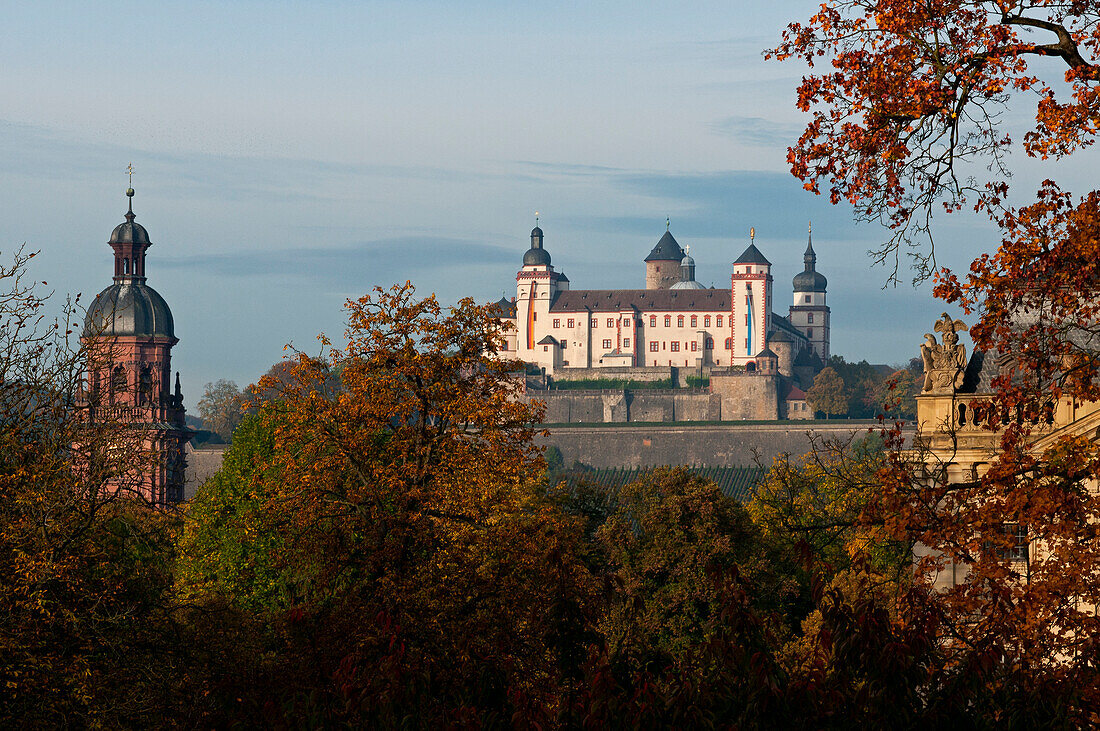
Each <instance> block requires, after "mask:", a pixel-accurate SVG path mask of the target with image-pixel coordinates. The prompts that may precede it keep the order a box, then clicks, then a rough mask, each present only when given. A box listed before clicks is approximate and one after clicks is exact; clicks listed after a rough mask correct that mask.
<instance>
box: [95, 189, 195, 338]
mask: <svg viewBox="0 0 1100 731" xmlns="http://www.w3.org/2000/svg"><path fill="white" fill-rule="evenodd" d="M126 195H127V196H128V197H129V198H130V201H131V203H130V209H129V210H128V211H127V212H126V220H125V221H123V222H122V223H120V224H119V225H118V226H115V229H114V231H112V232H111V239H110V241H108V242H107V243H108V244H109V245H110V246H111V248H112V249H114V251H115V277H114V280H115V281H114V283H113V284H111V286H109V287H107V288H106V289H104V290H103V291H102V292H100V293H99V294H97V295H96V297H95V300H94V301H93V302H92V304H91V306H89V307H88V313H87V315H86V316H85V318H84V337H99V336H109V337H117V336H122V337H126V336H130V337H145V338H152V337H162V338H172V339H173V340H174V339H175V337H176V334H175V324H174V323H173V321H172V311H171V310H170V309H169V308H168V303H167V302H165V301H164V298H163V297H161V296H160V294H159V293H158V292H157V291H156V290H155V289H153V288H152V287H150V286H149V285H148V284H146V283H145V250H146V249H148V248H149V247H150V246H151V245H152V242H150V241H149V232H148V231H146V230H145V227H144V226H142V225H141V224H140V223H137V222H136V221H135V220H134V209H133V197H134V190H133V188H131V189H129V190H127V191H126Z"/></svg>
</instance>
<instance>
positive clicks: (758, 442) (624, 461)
mask: <svg viewBox="0 0 1100 731" xmlns="http://www.w3.org/2000/svg"><path fill="white" fill-rule="evenodd" d="M876 426H877V422H874V421H838V422H836V423H834V424H828V423H815V424H806V423H804V422H800V423H789V422H778V423H774V424H720V425H709V424H707V425H702V424H700V425H692V424H665V425H662V426H631V425H622V426H611V425H609V426H585V427H582V426H554V427H550V435H549V436H548V437H540V438H539V439H538V441H539V443H540V444H543V445H546V446H549V445H554V446H556V447H557V448H558V449H560V450H561V453H562V458H563V459H564V462H565V465H566V466H569V465H572V464H573V462H575V461H578V462H581V463H583V464H586V465H589V466H591V467H651V466H658V465H694V466H704V467H737V466H748V465H752V464H755V462H756V458H757V456H759V458H760V461H761V462H762V464H763V465H764V466H769V465H771V463H772V461H773V460H774V459H775V458H776V456H778V455H780V454H783V453H787V454H791V455H793V456H800V455H803V454H806V453H807V452H809V451H810V435H815V436H818V437H826V438H833V439H848V438H850V437H851V436H852V435H853V434H854V435H856V437H857V438H858V437H860V436H862V435H864V434H866V433H867V430H868V429H870V428H873V427H876Z"/></svg>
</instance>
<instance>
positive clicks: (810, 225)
mask: <svg viewBox="0 0 1100 731" xmlns="http://www.w3.org/2000/svg"><path fill="white" fill-rule="evenodd" d="M813 232H814V222H813V221H810V222H809V223H808V224H806V233H808V234H812V233H813Z"/></svg>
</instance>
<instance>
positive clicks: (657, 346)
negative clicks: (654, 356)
mask: <svg viewBox="0 0 1100 731" xmlns="http://www.w3.org/2000/svg"><path fill="white" fill-rule="evenodd" d="M660 349H661V344H660V343H658V342H657V341H656V340H654V341H653V342H651V343H650V344H649V352H650V353H656V352H657V351H658V350H660Z"/></svg>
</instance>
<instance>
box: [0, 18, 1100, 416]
mask: <svg viewBox="0 0 1100 731" xmlns="http://www.w3.org/2000/svg"><path fill="white" fill-rule="evenodd" d="M815 5H816V3H815V2H804V1H802V0H798V1H797V2H784V3H771V4H763V3H750V2H744V1H737V2H728V0H727V2H656V3H641V4H640V3H636V2H600V3H538V4H527V3H516V2H507V3H505V2H471V3H443V2H417V1H414V0H406V1H404V2H335V1H330V2H314V3H302V2H298V3H295V2H259V1H250V0H248V1H242V0H234V1H233V2H230V3H226V2H217V3H215V2H189V3H149V2H142V3H137V2H115V3H110V4H106V3H88V2H71V3H58V2H48V1H46V2H35V3H18V4H16V3H7V4H5V6H4V7H3V9H0V21H2V22H3V23H4V26H5V27H6V28H7V29H8V30H9V33H8V34H7V37H6V40H5V43H4V44H3V47H2V48H0V65H2V67H3V68H4V70H5V73H4V74H3V75H0V179H2V185H3V190H4V192H5V195H4V196H3V197H2V199H0V221H2V224H0V225H2V236H0V249H2V250H4V251H9V250H10V249H12V248H14V247H16V246H18V245H19V244H21V243H23V242H25V243H26V245H27V246H28V247H30V248H32V249H41V250H42V255H41V257H40V258H38V259H36V260H35V262H36V269H35V275H36V277H37V278H40V279H46V280H48V281H49V282H50V286H51V287H52V288H54V289H55V290H56V291H57V292H58V293H59V294H67V293H76V292H81V293H84V295H83V298H84V301H87V298H88V297H89V296H91V295H94V293H95V292H97V291H99V290H100V289H102V288H103V287H105V286H106V285H107V284H109V282H110V274H111V253H110V249H109V247H107V246H106V243H105V242H106V240H107V238H108V236H109V234H110V231H111V229H112V228H113V227H114V226H115V224H117V223H118V222H120V221H121V220H122V214H123V213H124V212H125V210H126V201H125V197H124V195H123V192H124V190H125V188H126V185H127V183H126V176H125V169H126V165H127V163H130V162H132V163H133V165H134V168H135V170H136V174H135V177H134V187H135V189H136V190H137V197H136V198H135V201H134V209H135V211H136V213H137V216H138V221H139V222H141V223H143V224H144V225H145V226H146V227H147V228H148V230H149V233H150V236H151V238H152V240H153V242H154V246H153V248H152V249H151V250H150V252H149V259H148V273H149V284H150V285H152V286H153V287H155V288H156V289H157V290H158V291H160V292H161V294H163V295H164V297H165V298H166V299H167V301H168V302H169V304H170V305H171V307H172V309H173V312H174V314H175V318H176V329H177V335H178V337H179V338H180V341H181V342H180V344H179V345H178V346H177V347H176V349H175V358H174V366H175V368H176V369H178V370H179V371H180V372H181V373H182V379H183V386H184V392H185V399H186V403H187V404H188V405H189V406H190V408H191V409H192V410H194V404H195V402H196V401H197V399H198V398H199V396H200V395H201V392H202V386H203V384H204V383H205V382H208V381H213V380H215V379H217V378H230V379H233V380H235V381H236V382H237V383H238V384H240V385H242V386H243V385H245V384H247V383H249V382H252V381H254V380H256V379H257V378H258V377H259V376H260V375H261V374H262V373H263V372H264V371H265V370H266V369H267V368H268V367H269V366H270V365H271V364H272V363H273V362H275V361H276V360H278V359H279V358H280V357H281V356H282V353H283V351H282V348H283V345H284V344H286V343H294V344H295V345H296V346H298V347H300V348H302V349H305V350H313V349H315V348H316V341H315V336H316V335H317V333H319V332H322V331H323V332H326V333H329V334H330V335H334V336H337V337H338V336H339V335H340V334H342V332H343V328H344V326H343V313H342V310H341V305H342V303H343V301H344V300H345V299H346V298H348V297H356V296H358V295H360V294H362V293H364V292H367V291H369V290H370V289H371V288H372V287H374V286H375V285H383V286H388V285H390V284H392V283H394V282H396V281H403V280H405V279H410V280H412V281H413V282H414V283H415V284H416V285H417V286H418V288H419V289H420V291H421V292H422V293H424V294H427V293H429V292H436V293H438V295H439V297H440V298H441V300H443V301H444V302H454V301H455V300H457V299H458V298H459V297H461V296H464V295H471V296H473V297H475V298H477V299H479V300H484V301H489V300H496V299H498V298H499V297H500V296H501V293H502V292H508V293H510V294H514V288H515V285H514V276H515V271H516V269H517V268H518V266H519V263H520V259H521V257H522V254H523V250H524V249H525V248H526V246H527V245H528V238H527V237H528V232H529V231H530V229H531V226H532V225H533V223H534V211H536V210H538V211H540V212H541V213H542V219H541V220H542V226H543V228H544V229H545V231H546V246H547V248H548V249H549V251H550V252H551V254H552V255H553V258H554V264H555V265H556V266H557V267H558V269H559V270H561V271H564V272H565V273H566V274H567V275H568V276H569V278H570V280H571V281H572V285H573V287H575V288H609V287H639V286H642V283H643V281H644V280H643V272H644V269H643V264H642V260H643V259H644V257H645V256H646V254H647V253H648V252H649V249H650V248H651V247H652V245H653V244H654V243H655V242H656V240H657V239H658V238H659V237H660V235H661V234H662V233H663V231H664V220H665V217H666V216H669V217H671V219H672V230H673V233H674V234H675V235H676V237H677V238H678V240H679V241H680V242H681V244H689V245H691V247H692V248H691V250H692V255H693V256H694V257H695V258H696V260H697V262H698V271H697V276H698V278H699V279H700V281H703V282H704V283H706V284H708V285H709V284H711V283H714V284H715V285H716V286H723V284H724V283H728V276H729V262H731V261H732V260H733V259H735V258H736V257H737V255H738V254H739V253H740V252H741V251H742V250H743V249H744V247H745V246H746V245H747V243H748V241H747V238H748V230H749V227H750V226H755V227H756V231H757V238H756V243H757V245H758V247H759V248H760V249H761V250H762V251H763V252H764V253H765V255H767V256H768V258H769V259H770V260H771V261H772V262H773V264H774V268H773V274H774V275H775V279H776V290H775V304H776V310H777V311H779V312H785V310H786V306H787V304H788V303H789V300H790V297H791V292H790V280H791V277H793V276H794V274H796V273H797V272H798V271H800V270H801V254H802V251H803V249H804V248H805V242H806V223H807V221H808V220H810V219H812V220H813V222H814V245H815V248H816V249H817V252H818V263H819V266H818V268H819V270H820V271H821V272H823V273H824V274H825V275H826V276H827V277H828V278H829V302H830V305H831V307H832V309H833V350H834V352H836V353H839V354H841V355H844V356H845V357H846V358H848V359H850V360H860V359H863V358H866V359H867V360H870V361H872V362H888V363H896V362H902V361H905V360H907V359H908V358H909V357H911V356H912V355H913V354H915V353H916V352H917V346H918V345H919V343H920V342H921V339H922V334H923V333H924V332H925V331H927V330H928V329H929V326H930V324H931V322H932V320H933V319H934V318H935V317H936V315H937V314H938V313H939V312H940V311H941V310H942V309H943V307H942V305H941V304H938V303H937V302H935V301H934V300H932V298H931V295H930V291H929V288H928V287H922V288H917V289H914V288H912V287H909V286H902V287H898V288H892V289H886V290H884V289H883V288H882V285H883V283H884V282H885V279H886V274H887V273H886V272H885V271H883V270H881V269H872V268H871V267H870V263H869V260H868V258H867V257H866V254H865V252H866V251H867V249H868V248H870V247H871V246H873V245H875V244H876V243H877V242H878V241H879V240H880V239H881V238H882V237H883V232H882V231H881V230H879V229H877V228H874V227H871V226H856V225H855V224H854V223H852V220H851V214H850V210H848V209H846V208H833V207H831V206H829V205H828V204H827V202H826V201H824V200H822V199H820V198H815V197H814V196H812V195H810V194H808V193H805V192H804V191H802V190H801V186H800V184H799V183H798V182H797V181H795V180H794V179H793V178H791V177H790V176H789V174H787V172H786V166H785V162H784V159H785V149H786V146H787V145H788V144H789V143H790V142H791V141H792V140H793V139H794V137H796V136H797V133H798V130H799V125H800V117H799V114H798V113H797V112H796V111H795V109H794V105H793V100H794V87H795V86H796V84H797V83H798V80H799V78H800V76H801V74H802V73H803V70H802V69H801V68H799V67H798V66H796V65H794V64H776V63H774V62H766V61H764V60H763V59H762V57H761V54H760V51H761V49H763V48H765V47H766V46H768V45H769V44H774V43H775V42H776V41H777V39H778V37H779V34H780V32H781V29H782V27H783V26H784V24H785V23H786V22H788V21H790V20H793V19H800V20H801V19H805V18H806V17H807V16H808V15H809V14H810V13H811V12H812V10H813V9H814V7H815ZM1090 164H1091V161H1087V160H1085V159H1083V158H1078V159H1075V160H1074V161H1073V163H1072V164H1063V165H1062V166H1061V167H1060V168H1059V171H1060V173H1063V175H1062V178H1063V179H1065V178H1066V177H1069V178H1070V180H1071V182H1072V180H1073V179H1074V176H1077V178H1078V179H1081V180H1087V174H1088V166H1089V165H1090ZM1021 171H1022V174H1021V176H1020V177H1021V178H1022V180H1023V181H1025V182H1028V181H1031V182H1035V181H1038V180H1040V179H1041V176H1042V175H1043V174H1044V171H1043V170H1040V169H1039V168H1038V166H1035V165H1030V166H1029V165H1027V164H1022V165H1021ZM1032 187H1034V186H1032ZM993 234H994V232H993V231H992V229H991V228H990V227H989V226H988V225H987V224H985V223H984V222H982V221H981V220H979V219H976V218H974V217H971V216H965V215H964V216H959V217H957V218H953V219H951V220H947V221H945V225H944V226H943V228H942V229H941V231H940V258H941V261H942V262H943V263H946V264H948V265H950V266H953V267H956V268H964V267H965V266H966V264H967V263H968V262H969V261H970V260H971V259H972V258H973V257H974V256H975V255H976V254H977V253H979V252H980V251H983V250H992V249H993V248H994V243H995V240H994V238H993Z"/></svg>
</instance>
